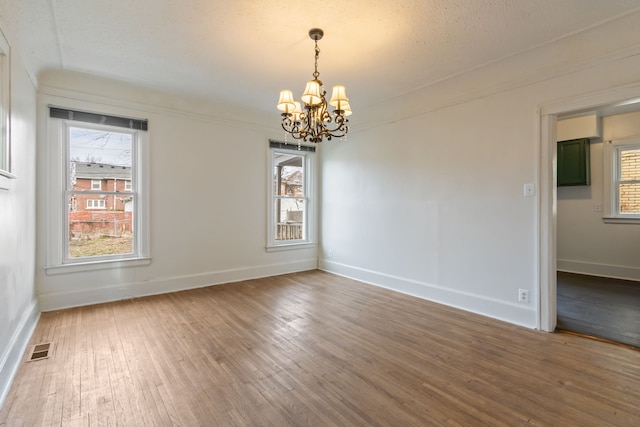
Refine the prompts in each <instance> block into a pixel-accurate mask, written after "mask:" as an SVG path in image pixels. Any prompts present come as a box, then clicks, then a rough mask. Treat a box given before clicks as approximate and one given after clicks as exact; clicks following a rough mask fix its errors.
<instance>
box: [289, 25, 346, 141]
mask: <svg viewBox="0 0 640 427" xmlns="http://www.w3.org/2000/svg"><path fill="white" fill-rule="evenodd" d="M323 35H324V32H323V31H322V30H321V29H320V28H312V29H311V30H309V37H310V38H311V39H312V40H313V41H315V44H316V48H315V53H316V54H315V71H314V72H313V80H309V81H308V82H307V86H306V87H305V89H304V93H303V94H302V102H303V103H304V107H302V106H301V104H300V102H298V101H295V100H294V99H293V93H292V92H291V91H290V90H282V91H280V100H279V101H278V109H279V110H280V111H282V128H283V129H284V130H285V132H287V133H288V134H290V135H291V136H293V138H295V139H297V140H299V141H305V142H313V143H316V144H317V143H319V142H322V139H323V138H327V140H328V141H330V140H331V138H334V137H335V138H341V137H343V136H345V135H346V134H347V132H348V131H349V127H348V126H347V123H349V120H347V116H350V115H351V107H350V106H349V98H347V93H346V89H345V87H344V86H341V85H338V86H334V87H333V91H332V94H331V99H330V100H329V105H330V106H332V107H334V110H333V111H332V112H331V113H330V112H329V111H328V108H327V101H326V99H325V95H326V94H327V92H326V91H325V90H324V88H323V85H322V82H321V81H320V80H319V79H318V76H319V75H320V73H319V72H318V56H319V55H320V49H319V48H318V40H320V39H321V38H322V36H323Z"/></svg>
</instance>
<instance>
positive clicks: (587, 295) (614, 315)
mask: <svg viewBox="0 0 640 427" xmlns="http://www.w3.org/2000/svg"><path fill="white" fill-rule="evenodd" d="M557 328H558V329H561V330H566V331H571V332H577V333H580V334H584V335H590V336H594V337H598V338H603V339H607V340H611V341H616V342H619V343H623V344H628V345H632V346H634V347H638V348H640V282H635V281H630V280H620V279H611V278H605V277H596V276H585V275H581V274H573V273H563V272H558V326H557Z"/></svg>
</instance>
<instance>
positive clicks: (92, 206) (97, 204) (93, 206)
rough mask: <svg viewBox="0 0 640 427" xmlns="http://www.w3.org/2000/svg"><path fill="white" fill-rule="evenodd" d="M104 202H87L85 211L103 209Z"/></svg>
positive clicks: (91, 200)
mask: <svg viewBox="0 0 640 427" xmlns="http://www.w3.org/2000/svg"><path fill="white" fill-rule="evenodd" d="M104 207H105V201H104V200H93V199H89V200H87V209H104Z"/></svg>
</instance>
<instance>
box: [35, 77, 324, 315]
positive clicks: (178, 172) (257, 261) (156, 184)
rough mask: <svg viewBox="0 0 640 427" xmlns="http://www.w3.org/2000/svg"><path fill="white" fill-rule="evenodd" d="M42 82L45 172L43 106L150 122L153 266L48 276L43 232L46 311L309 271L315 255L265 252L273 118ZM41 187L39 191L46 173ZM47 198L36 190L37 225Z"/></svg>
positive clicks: (60, 80) (104, 86) (97, 82)
mask: <svg viewBox="0 0 640 427" xmlns="http://www.w3.org/2000/svg"><path fill="white" fill-rule="evenodd" d="M39 81H40V91H39V92H40V95H39V101H38V108H39V110H38V113H39V117H40V124H39V126H40V130H41V131H42V134H41V135H40V137H39V138H38V144H39V145H38V148H39V151H38V153H39V162H40V164H41V165H42V170H43V171H44V170H46V169H45V165H46V162H47V161H48V159H47V158H46V154H45V151H46V150H45V149H44V146H45V144H46V143H47V139H46V137H45V133H46V116H47V114H48V109H47V105H48V104H54V105H61V106H65V107H69V108H78V109H81V110H90V111H100V112H103V111H104V112H111V113H114V114H123V115H129V116H133V117H143V118H148V119H149V129H150V135H149V137H150V157H151V256H152V262H151V265H148V266H137V267H128V268H120V269H107V270H99V271H91V272H82V273H70V274H47V272H46V271H45V270H44V268H43V267H44V262H45V261H44V260H45V257H44V255H45V254H44V248H45V243H46V241H45V237H46V236H45V233H40V234H39V235H38V247H39V252H38V260H37V271H36V283H37V289H38V294H39V298H40V303H41V307H42V310H43V311H47V310H52V309H57V308H61V307H70V306H78V305H84V304H90V303H95V302H103V301H111V300H119V299H123V298H130V297H135V296H140V295H148V294H156V293H161V292H170V291H175V290H180V289H186V288H192V287H198V286H207V285H212V284H217V283H224V282H232V281H238V280H244V279H249V278H255V277H261V276H269V275H275V274H281V273H286V272H291V271H300V270H307V269H314V268H316V266H317V250H316V249H315V248H312V249H303V250H291V251H282V252H270V253H267V252H266V250H265V245H266V219H265V218H266V206H267V199H266V198H267V164H268V163H267V158H268V157H267V156H268V153H269V151H268V139H269V138H270V137H274V134H273V133H270V131H268V130H264V129H266V126H264V125H263V123H267V122H268V123H269V124H270V125H273V123H272V122H273V117H270V118H271V119H272V120H270V121H269V120H268V119H265V120H262V118H261V117H259V116H249V115H247V114H246V113H243V112H240V111H233V110H232V109H230V108H222V107H219V106H215V105H208V104H206V103H197V101H192V102H189V101H188V100H180V99H179V98H176V97H173V96H167V95H166V94H162V93H160V92H154V91H149V90H143V89H141V88H136V87H131V86H128V85H124V84H121V83H117V82H113V81H109V80H104V79H99V78H97V77H90V76H85V75H79V74H76V73H68V72H55V73H48V74H45V75H43V76H40V78H39ZM195 110H198V112H196V111H195ZM218 112H220V113H219V114H218ZM225 115H226V117H225V118H223V119H221V118H220V117H224V116H225ZM242 117H245V118H246V117H250V120H251V122H241V121H239V118H242ZM275 124H277V123H275ZM275 136H277V133H276V134H275ZM39 179H40V184H41V186H40V188H41V189H44V188H45V185H44V183H45V182H46V179H47V177H46V174H44V173H43V174H41V176H40V178H39ZM45 200H46V194H44V192H43V191H41V192H40V194H39V195H38V201H39V205H38V217H39V223H40V224H42V226H43V227H44V220H45V218H46V211H45Z"/></svg>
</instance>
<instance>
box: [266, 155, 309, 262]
mask: <svg viewBox="0 0 640 427" xmlns="http://www.w3.org/2000/svg"><path fill="white" fill-rule="evenodd" d="M276 154H286V155H296V156H301V157H302V159H303V182H302V188H303V193H304V195H303V196H302V197H291V196H277V195H276V194H275V192H274V185H273V182H274V178H275V176H274V171H275V166H276V165H275V158H276ZM268 162H269V163H268V168H267V169H268V171H267V173H268V179H267V185H268V187H269V188H268V203H267V205H268V206H267V245H266V250H267V252H272V251H281V250H290V249H305V248H314V247H316V235H317V225H316V205H317V203H315V195H316V194H317V191H316V177H315V173H316V167H315V153H314V152H313V151H303V150H297V145H296V146H293V145H292V146H291V149H289V148H277V147H270V148H269V156H268ZM292 198H293V199H304V200H305V202H304V203H305V209H304V218H303V221H302V223H303V231H302V235H303V238H302V239H299V240H285V241H281V240H276V231H275V228H276V227H275V216H274V214H275V209H276V200H279V199H280V200H281V199H292Z"/></svg>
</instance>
